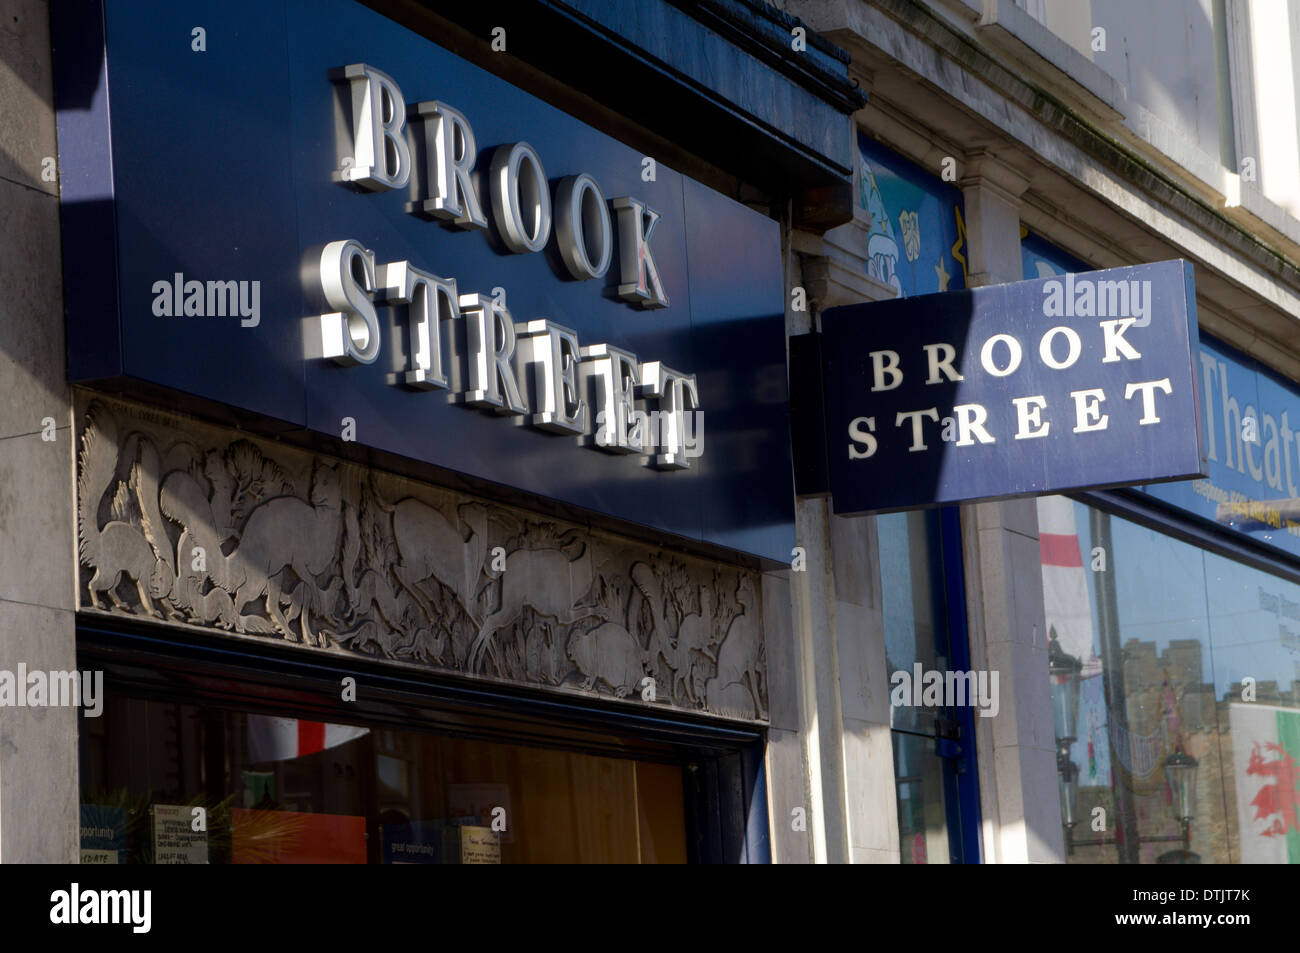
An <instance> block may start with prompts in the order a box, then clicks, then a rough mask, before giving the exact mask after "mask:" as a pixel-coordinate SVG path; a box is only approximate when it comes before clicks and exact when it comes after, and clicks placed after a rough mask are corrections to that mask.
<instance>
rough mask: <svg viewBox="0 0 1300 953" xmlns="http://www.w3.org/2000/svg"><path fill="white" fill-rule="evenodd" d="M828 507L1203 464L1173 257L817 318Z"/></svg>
mask: <svg viewBox="0 0 1300 953" xmlns="http://www.w3.org/2000/svg"><path fill="white" fill-rule="evenodd" d="M822 334H823V343H822V354H823V376H824V386H825V396H826V407H827V414H828V420H827V430H828V435H829V436H828V440H829V448H828V453H829V458H830V471H831V494H832V499H833V504H834V509H835V512H836V513H838V514H845V515H848V514H855V513H865V512H872V511H876V512H887V511H891V510H900V509H911V508H916V507H924V506H934V505H942V504H949V503H957V502H966V501H971V500H980V499H1001V498H1007V497H1015V496H1025V495H1039V494H1047V493H1058V492H1062V491H1066V490H1079V489H1084V488H1097V487H1104V486H1121V485H1131V484H1140V483H1156V482H1161V481H1165V480H1178V479H1185V478H1187V477H1193V476H1200V475H1202V474H1203V473H1204V472H1205V466H1206V461H1205V457H1204V454H1203V452H1202V446H1201V432H1200V427H1199V420H1200V413H1199V407H1200V404H1199V400H1200V396H1199V393H1198V387H1197V380H1198V370H1199V366H1198V358H1197V327H1196V297H1195V291H1194V289H1193V286H1192V268H1191V265H1190V264H1189V263H1186V262H1183V261H1168V262H1160V263H1157V264H1149V265H1138V266H1135V267H1130V268H1112V269H1108V270H1105V271H1094V272H1086V273H1083V274H1067V275H1062V276H1055V277H1049V278H1043V279H1038V280H1032V281H1020V282H1015V283H1012V284H1006V285H996V286H991V287H984V288H975V289H973V290H969V291H959V292H951V293H948V294H935V295H924V296H921V297H916V298H901V299H893V300H889V301H882V302H877V303H872V304H862V305H852V306H848V307H842V308H833V309H830V310H828V311H826V312H825V313H824V314H823V315H822Z"/></svg>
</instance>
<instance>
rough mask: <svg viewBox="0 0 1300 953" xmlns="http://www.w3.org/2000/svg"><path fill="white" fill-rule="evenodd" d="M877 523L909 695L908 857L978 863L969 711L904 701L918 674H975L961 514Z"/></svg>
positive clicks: (889, 659) (904, 774) (902, 757)
mask: <svg viewBox="0 0 1300 953" xmlns="http://www.w3.org/2000/svg"><path fill="white" fill-rule="evenodd" d="M876 526H877V532H878V534H879V541H880V542H879V546H880V567H881V569H880V574H881V580H880V581H881V590H882V593H883V609H884V624H885V665H886V668H887V669H888V671H889V672H890V673H891V688H892V689H893V691H894V692H899V693H901V694H900V695H899V697H900V698H902V699H903V703H902V704H896V703H895V704H891V708H890V725H891V728H892V729H893V746H894V780H895V785H896V788H897V794H898V836H899V849H900V851H901V855H902V861H903V863H905V864H926V863H928V864H946V863H963V862H967V863H971V862H976V861H978V859H979V841H978V824H979V809H978V792H977V789H976V780H975V767H974V766H975V751H974V747H975V741H974V738H975V735H974V723H973V719H972V717H971V713H972V708H970V707H963V708H955V707H944V706H942V705H940V706H934V707H932V706H929V705H925V704H921V705H916V704H912V703H910V702H911V700H912V699H908V698H906V697H905V696H907V695H908V694H909V692H908V690H907V689H910V688H911V686H912V685H914V684H915V683H916V680H917V677H918V675H920V676H924V674H925V673H929V672H939V673H946V672H949V671H952V670H957V671H968V670H969V668H970V666H969V663H968V656H969V651H968V648H967V641H966V640H967V634H966V627H965V616H964V610H963V599H964V596H963V592H964V590H963V588H962V565H961V557H960V538H961V532H960V521H959V518H958V514H957V511H956V510H955V509H949V510H943V511H939V510H927V511H919V512H912V513H895V514H890V515H886V516H878V517H876ZM895 673H897V676H898V677H895ZM904 676H905V678H906V681H904ZM913 698H914V696H913ZM893 701H895V698H894V694H893V693H891V702H893ZM923 701H924V699H923Z"/></svg>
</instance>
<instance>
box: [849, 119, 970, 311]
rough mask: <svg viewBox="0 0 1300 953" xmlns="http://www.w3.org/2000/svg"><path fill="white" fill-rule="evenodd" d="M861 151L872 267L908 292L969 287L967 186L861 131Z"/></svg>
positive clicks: (869, 264) (880, 276) (902, 292)
mask: <svg viewBox="0 0 1300 953" xmlns="http://www.w3.org/2000/svg"><path fill="white" fill-rule="evenodd" d="M858 151H859V159H860V162H859V169H860V171H859V175H860V176H861V179H862V181H861V183H860V184H861V188H860V189H859V194H860V196H861V198H860V201H861V202H862V205H863V207H864V208H865V209H866V210H867V211H869V212H870V213H871V231H870V233H869V235H868V237H867V273H868V274H869V275H871V277H873V278H875V279H876V280H877V281H880V282H883V283H884V284H887V285H890V286H891V287H892V288H894V289H895V290H896V291H897V292H898V293H899V294H900V295H902V296H904V297H911V296H913V295H919V294H930V293H932V292H938V291H958V290H960V289H962V288H965V287H966V225H965V222H964V220H963V218H962V214H963V213H962V209H963V204H962V196H961V191H960V190H959V189H957V188H955V187H953V186H952V185H949V184H948V183H946V182H944V181H943V180H942V179H940V178H939V177H938V176H936V175H933V174H932V173H930V172H927V171H926V170H925V169H922V168H921V167H920V166H918V165H916V164H915V163H912V162H909V161H907V160H906V159H903V158H901V157H900V156H898V155H895V154H894V153H892V152H890V151H889V150H888V149H886V148H885V147H884V146H882V145H880V144H879V143H878V142H875V141H874V140H872V139H869V138H867V136H866V135H864V134H863V133H861V132H859V133H858Z"/></svg>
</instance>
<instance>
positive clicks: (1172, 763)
mask: <svg viewBox="0 0 1300 953" xmlns="http://www.w3.org/2000/svg"><path fill="white" fill-rule="evenodd" d="M1047 668H1048V672H1049V674H1050V675H1051V679H1052V682H1051V685H1052V719H1053V722H1054V729H1055V733H1056V772H1057V781H1058V785H1059V788H1060V796H1061V826H1062V827H1064V828H1065V849H1066V853H1067V854H1073V853H1074V848H1075V847H1077V846H1082V845H1080V844H1077V843H1076V842H1075V840H1074V828H1075V827H1076V826H1077V825H1078V823H1079V819H1078V816H1077V815H1078V808H1079V766H1078V765H1077V764H1075V763H1074V762H1073V761H1071V760H1070V746H1071V745H1073V744H1074V742H1075V740H1076V739H1077V738H1078V737H1079V684H1080V678H1079V674H1080V672H1081V671H1082V670H1083V665H1082V663H1081V662H1080V661H1079V660H1078V659H1077V658H1075V657H1074V656H1073V655H1070V654H1069V653H1067V652H1066V651H1065V650H1064V649H1062V648H1061V643H1060V642H1059V641H1058V640H1057V638H1056V629H1055V628H1053V629H1052V630H1051V634H1050V641H1049V642H1048V646H1047ZM1198 766H1199V762H1197V760H1196V759H1195V758H1193V757H1192V756H1191V755H1189V754H1188V753H1187V752H1186V751H1184V750H1183V745H1182V741H1181V739H1180V740H1179V742H1178V746H1177V748H1176V749H1175V750H1174V753H1173V754H1171V755H1170V756H1169V757H1167V758H1165V762H1164V768H1165V777H1166V778H1167V779H1168V781H1169V789H1170V791H1171V792H1173V804H1172V810H1173V813H1174V817H1175V818H1176V819H1177V820H1178V822H1179V824H1180V825H1181V827H1182V833H1181V834H1176V835H1170V836H1159V837H1138V838H1136V841H1137V843H1139V844H1143V843H1159V842H1162V841H1165V842H1168V841H1173V842H1176V843H1181V844H1182V849H1180V850H1173V851H1169V852H1167V853H1165V854H1162V855H1161V856H1160V857H1159V858H1157V860H1156V863H1160V864H1199V863H1200V862H1201V858H1200V855H1198V854H1195V853H1193V852H1192V850H1191V846H1192V818H1194V817H1195V816H1196V769H1197V767H1198ZM1113 843H1115V839H1114V838H1111V837H1103V838H1097V839H1096V840H1093V839H1092V838H1089V839H1088V841H1087V844H1088V846H1092V845H1101V844H1113ZM1134 859H1135V860H1136V859H1137V856H1136V854H1135V855H1134Z"/></svg>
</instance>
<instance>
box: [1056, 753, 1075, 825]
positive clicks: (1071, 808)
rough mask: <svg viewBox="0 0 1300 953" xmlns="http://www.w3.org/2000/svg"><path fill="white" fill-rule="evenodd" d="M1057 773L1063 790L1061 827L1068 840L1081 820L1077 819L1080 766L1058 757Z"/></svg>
mask: <svg viewBox="0 0 1300 953" xmlns="http://www.w3.org/2000/svg"><path fill="white" fill-rule="evenodd" d="M1056 771H1057V774H1058V775H1059V777H1058V778H1057V780H1058V782H1059V784H1060V788H1061V825H1062V826H1063V827H1064V828H1065V836H1066V839H1067V840H1068V839H1069V837H1070V831H1071V830H1073V829H1074V825H1075V824H1077V823H1079V819H1078V818H1077V817H1075V812H1076V811H1077V810H1078V806H1079V766H1078V765H1077V764H1075V763H1074V762H1073V761H1071V760H1070V759H1069V758H1062V757H1061V756H1060V755H1057V758H1056Z"/></svg>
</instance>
